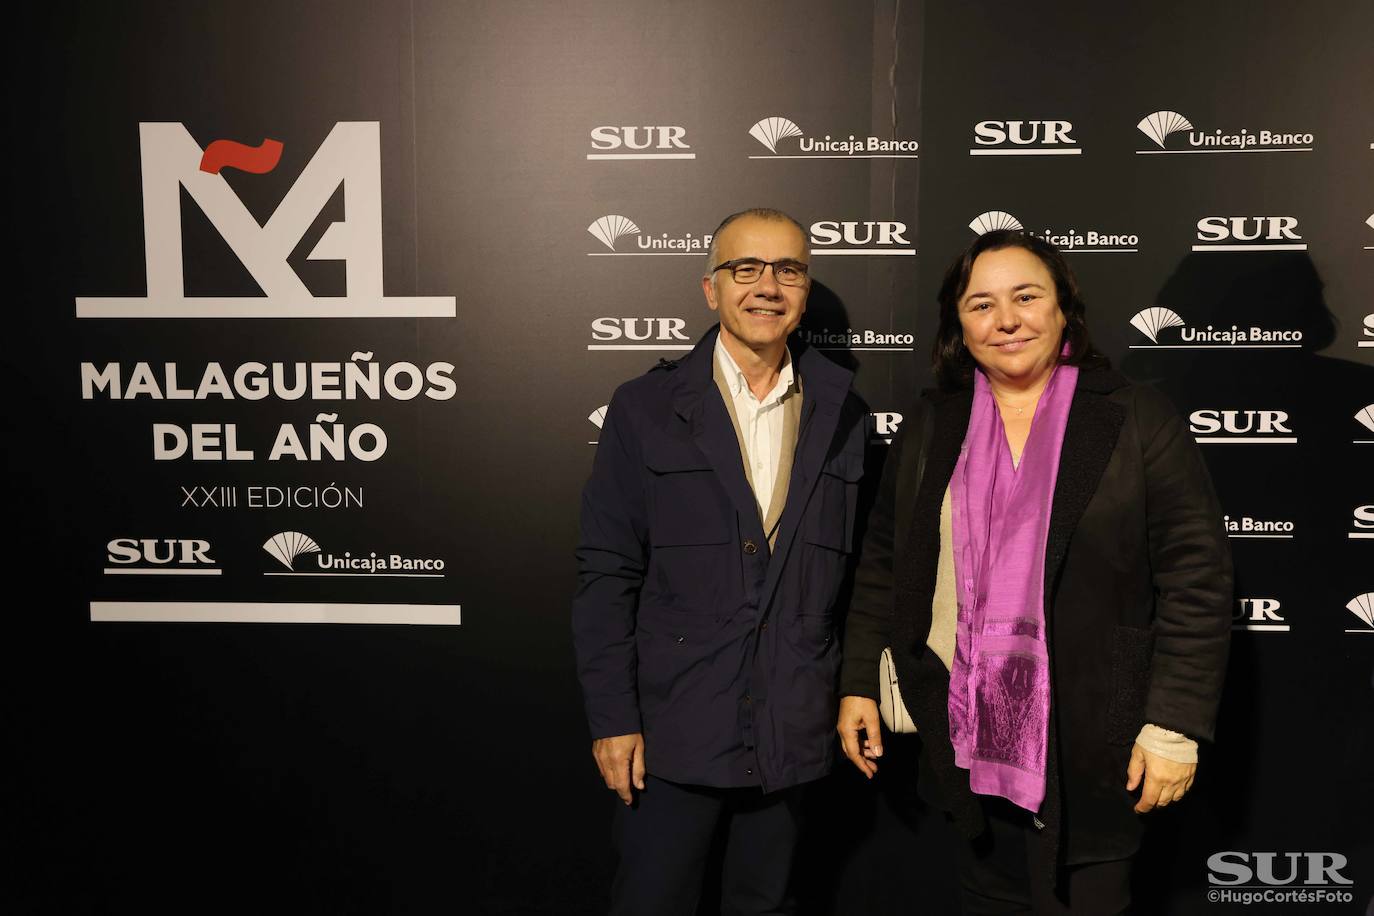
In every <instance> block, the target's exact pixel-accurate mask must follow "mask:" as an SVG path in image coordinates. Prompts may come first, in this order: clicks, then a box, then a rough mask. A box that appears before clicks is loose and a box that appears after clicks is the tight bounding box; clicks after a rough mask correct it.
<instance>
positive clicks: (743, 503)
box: [572, 209, 867, 916]
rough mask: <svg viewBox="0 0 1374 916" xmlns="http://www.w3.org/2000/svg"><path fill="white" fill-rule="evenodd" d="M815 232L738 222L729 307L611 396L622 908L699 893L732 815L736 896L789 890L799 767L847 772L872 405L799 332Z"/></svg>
mask: <svg viewBox="0 0 1374 916" xmlns="http://www.w3.org/2000/svg"><path fill="white" fill-rule="evenodd" d="M809 260H810V253H809V249H808V244H807V237H806V233H805V231H804V230H803V229H802V227H801V226H800V224H798V223H797V222H796V221H795V220H793V219H792V218H791V217H789V216H787V215H786V214H783V213H780V212H778V211H775V210H762V209H760V210H747V211H744V212H743V213H737V214H734V215H732V216H730V217H727V218H726V220H725V221H724V222H723V223H722V224H721V226H720V228H718V229H717V230H716V233H715V234H714V236H713V240H712V244H711V253H710V260H709V261H708V265H707V268H708V272H707V274H706V276H705V277H704V278H703V279H702V289H703V291H704V293H705V296H706V301H707V305H708V306H709V307H710V308H711V309H712V310H713V311H715V312H716V313H717V315H718V317H719V320H720V324H719V325H718V326H717V327H716V328H713V329H712V330H711V331H709V332H707V334H706V335H705V336H704V337H703V338H702V339H701V341H700V342H698V343H697V345H696V347H695V349H693V351H692V352H691V353H690V354H688V355H687V356H685V357H684V358H682V359H681V360H679V361H677V362H675V363H669V362H660V364H659V365H658V366H657V367H655V368H654V369H653V370H651V371H650V372H648V373H647V374H646V375H644V376H641V377H640V378H637V379H634V380H633V381H630V382H628V383H626V384H624V385H622V386H621V387H620V388H619V389H618V390H617V391H616V392H615V396H614V397H613V398H612V399H611V403H610V408H609V410H608V411H607V414H606V419H605V422H604V424H603V425H602V430H601V440H600V444H599V446H598V448H597V454H596V462H595V465H594V467H593V471H592V476H591V479H590V480H589V481H588V482H587V486H586V489H585V491H584V493H583V500H582V523H581V537H580V543H579V546H578V550H577V561H578V589H577V594H576V597H575V598H574V600H573V613H572V623H573V642H574V646H575V648H576V651H577V663H578V676H579V679H580V680H581V684H582V690H583V694H584V697H585V700H586V709H587V718H588V721H589V724H590V726H591V731H592V737H593V739H594V740H593V743H592V752H593V756H594V757H595V759H596V762H597V765H598V767H599V768H600V771H601V775H602V777H603V779H604V780H605V782H606V785H607V787H608V788H611V789H613V790H614V791H615V792H616V793H617V794H618V795H619V797H620V799H621V800H622V801H623V802H624V803H625V804H624V805H623V806H619V807H618V812H617V816H616V825H615V831H616V838H617V841H616V845H617V848H618V851H619V853H620V865H619V869H618V871H617V874H616V878H615V884H614V887H613V890H612V897H613V902H612V912H615V913H653V914H656V916H657V914H667V913H676V912H682V913H692V912H694V911H695V907H696V902H697V898H698V897H699V895H700V892H701V884H702V879H703V875H704V870H705V868H706V860H707V852H708V849H709V848H710V845H711V842H712V839H713V837H714V836H715V835H716V834H717V832H718V831H724V835H725V837H726V839H725V861H724V871H723V873H722V875H721V887H722V896H723V909H724V910H725V911H727V912H741V913H743V912H770V913H771V912H783V911H787V910H788V909H789V908H790V901H789V895H788V892H787V886H788V873H789V869H790V865H791V859H792V851H793V848H794V844H795V839H796V833H797V814H798V804H797V795H798V787H800V786H801V785H802V784H804V783H806V782H808V781H811V780H814V779H818V778H819V777H821V776H823V775H825V773H826V772H828V771H829V769H830V766H831V763H832V762H833V759H834V756H835V743H836V742H835V736H834V734H833V729H834V724H835V717H836V703H837V700H836V685H837V674H838V666H839V661H840V653H839V646H838V645H837V644H836V636H837V633H838V632H839V630H838V628H839V627H840V626H841V625H842V621H839V620H836V619H835V606H836V603H837V601H838V598H839V593H840V589H841V585H842V583H843V582H844V580H845V577H846V573H847V572H848V571H849V568H850V556H851V552H852V551H853V549H854V547H855V544H854V524H855V513H856V505H857V498H858V486H859V479H860V477H861V476H862V473H863V463H864V462H863V459H864V452H863V449H864V428H865V421H866V415H867V408H866V407H865V405H864V403H863V401H862V400H860V398H859V397H858V396H857V395H856V394H854V393H853V392H852V391H851V390H850V382H851V381H852V374H851V373H850V372H848V371H847V370H844V369H842V368H840V367H838V366H836V365H835V364H833V363H831V362H830V361H829V360H828V359H826V358H825V357H824V356H822V355H821V354H819V353H817V352H816V351H814V350H812V349H810V348H809V347H807V346H806V345H805V344H801V343H799V342H796V341H792V342H791V344H790V345H789V335H791V332H792V331H793V330H795V329H796V327H797V324H798V322H799V321H800V320H801V316H802V313H803V312H804V311H805V309H806V296H807V292H808V291H809V288H810V279H809V275H808V264H809Z"/></svg>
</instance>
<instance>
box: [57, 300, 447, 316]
mask: <svg viewBox="0 0 1374 916" xmlns="http://www.w3.org/2000/svg"><path fill="white" fill-rule="evenodd" d="M457 315H458V306H457V300H456V299H454V297H452V296H385V297H383V298H380V299H346V298H338V297H336V298H317V299H305V300H274V299H264V298H262V297H260V296H259V297H253V298H248V297H243V298H225V297H209V296H207V297H204V298H190V299H147V298H142V299H139V298H132V297H124V298H97V297H91V296H78V297H77V299H76V317H77V318H456V317H457Z"/></svg>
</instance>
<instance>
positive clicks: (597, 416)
mask: <svg viewBox="0 0 1374 916" xmlns="http://www.w3.org/2000/svg"><path fill="white" fill-rule="evenodd" d="M610 407H611V405H609V404H602V405H601V406H600V407H598V408H597V409H596V410H593V411H592V412H591V413H589V414H587V422H588V423H591V424H592V425H593V426H595V427H596V428H597V430H598V431H599V430H600V429H601V425H602V424H603V423H605V422H606V411H607V410H609V409H610ZM599 441H600V440H599V439H588V440H587V444H588V445H596V444H597V442H599Z"/></svg>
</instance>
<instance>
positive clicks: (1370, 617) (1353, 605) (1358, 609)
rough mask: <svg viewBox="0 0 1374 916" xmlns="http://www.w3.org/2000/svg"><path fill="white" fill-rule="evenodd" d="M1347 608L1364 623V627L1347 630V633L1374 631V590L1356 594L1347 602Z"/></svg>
mask: <svg viewBox="0 0 1374 916" xmlns="http://www.w3.org/2000/svg"><path fill="white" fill-rule="evenodd" d="M1345 609H1346V610H1347V611H1349V612H1350V613H1352V614H1354V615H1355V616H1356V617H1358V618H1359V619H1360V623H1362V624H1364V626H1362V627H1358V628H1356V629H1352V630H1346V632H1347V633H1374V592H1365V593H1364V594H1363V595H1356V596H1355V597H1354V598H1351V599H1350V600H1349V601H1347V602H1346V603H1345Z"/></svg>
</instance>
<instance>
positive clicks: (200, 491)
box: [3, 0, 1374, 914]
mask: <svg viewBox="0 0 1374 916" xmlns="http://www.w3.org/2000/svg"><path fill="white" fill-rule="evenodd" d="M15 26H16V32H15V35H16V38H17V43H18V45H19V47H18V48H17V50H16V53H15V54H14V56H13V57H12V58H11V59H10V60H9V61H8V62H7V67H8V69H9V86H10V90H9V99H10V106H9V107H10V123H11V131H10V135H11V146H12V148H13V151H14V154H15V163H16V164H15V165H14V166H12V169H11V175H12V182H11V192H12V194H13V196H14V199H15V201H16V203H15V204H14V206H13V211H12V212H14V213H15V214H16V216H17V217H18V219H17V220H16V221H17V222H19V223H20V226H19V231H18V233H17V241H16V242H15V247H14V249H13V254H12V261H11V268H10V275H11V277H12V278H17V279H16V280H14V281H13V282H17V283H18V289H17V292H16V294H15V295H14V296H13V297H12V302H11V310H10V318H9V328H10V336H9V337H8V340H9V342H10V346H8V347H6V348H5V354H4V366H5V373H6V380H7V381H8V382H9V384H10V387H11V390H12V391H13V392H14V396H13V397H12V398H11V400H10V405H9V414H10V416H11V417H12V420H11V422H12V424H13V432H12V435H11V438H10V440H9V445H8V448H7V449H6V465H7V471H8V473H7V475H6V476H7V479H8V480H9V481H10V483H11V489H10V492H9V494H8V495H9V499H8V502H9V506H10V514H11V524H10V526H9V529H10V531H11V535H10V538H9V539H8V545H7V546H8V548H9V556H10V557H11V570H12V574H11V581H12V582H13V583H14V584H15V585H14V587H13V588H12V593H13V594H12V598H11V601H10V603H9V610H8V612H7V616H8V623H9V627H8V632H9V634H10V636H9V639H8V640H7V641H6V646H7V648H8V651H7V652H6V656H7V658H6V664H5V665H4V666H3V668H4V676H5V682H6V683H5V696H6V701H5V706H4V709H5V722H6V734H7V739H8V742H7V743H8V745H9V747H10V755H9V756H10V762H11V765H12V766H13V767H14V768H15V770H16V772H17V775H16V776H15V777H13V778H12V779H11V780H9V781H8V785H9V791H8V792H7V793H6V794H7V796H8V800H7V803H6V816H5V822H6V826H7V828H8V829H7V831H6V832H7V834H8V835H9V840H10V842H11V843H13V844H14V846H15V850H16V852H17V853H18V855H17V856H15V857H12V859H11V860H12V861H13V862H16V863H17V865H18V867H17V868H16V869H15V877H14V879H13V880H12V881H9V882H6V884H7V885H8V886H7V888H6V892H7V895H9V896H12V898H13V903H14V904H16V905H17V907H16V908H17V909H19V910H22V911H27V912H61V913H77V912H132V911H142V910H150V909H166V908H170V907H176V908H178V909H180V910H183V911H192V912H213V911H220V910H224V911H229V910H234V911H245V910H247V911H255V912H288V911H289V912H294V913H382V912H397V913H401V912H406V913H425V912H438V911H455V910H456V911H459V912H510V913H517V912H549V913H576V912H598V911H600V910H602V909H603V908H604V904H605V894H606V887H607V884H608V881H609V876H610V873H611V869H612V867H613V861H612V858H611V852H610V845H609V823H610V814H611V810H612V799H611V798H610V796H609V793H607V792H606V790H605V789H604V788H602V787H601V786H600V784H599V781H598V779H597V777H596V775H595V772H594V767H593V766H592V764H591V760H590V758H589V754H588V753H587V751H588V741H587V735H586V731H585V726H584V725H583V722H582V719H581V703H580V698H579V696H578V693H577V689H576V684H575V680H574V678H573V674H572V659H571V650H570V648H569V644H568V626H567V619H566V618H567V604H568V598H569V596H570V593H571V589H572V585H573V572H574V570H573V564H572V546H573V542H574V538H575V533H576V514H577V506H578V494H579V489H580V486H581V483H582V481H583V480H584V479H585V476H586V474H587V472H588V470H589V468H590V461H591V458H592V454H593V451H594V447H595V441H596V438H597V432H598V423H599V419H600V417H599V414H598V411H599V410H600V409H601V408H602V407H604V405H605V404H606V402H607V400H608V398H609V395H610V392H611V390H612V389H613V388H614V387H615V385H616V384H618V383H619V382H621V381H623V380H625V379H626V378H629V377H631V376H632V375H635V374H638V373H640V372H642V371H644V370H645V369H647V368H648V367H649V366H650V365H652V364H653V362H654V361H655V360H657V359H659V358H674V357H676V356H678V355H681V352H682V351H683V350H684V349H685V348H687V347H689V346H690V344H691V342H692V341H694V340H695V339H696V338H697V337H698V336H699V335H700V334H701V333H702V332H703V331H705V330H706V329H707V328H708V327H709V326H710V320H709V313H708V311H707V310H706V308H705V306H704V303H703V301H702V299H701V294H700V292H699V277H700V275H701V271H702V266H703V264H704V261H705V246H706V245H707V244H708V243H709V233H710V232H711V230H712V228H713V227H714V226H715V224H716V223H717V222H718V221H719V220H720V218H721V217H722V216H723V215H725V214H726V213H729V212H731V211H733V210H737V209H740V208H742V207H745V206H755V205H769V206H777V207H781V208H783V209H785V210H787V211H789V212H792V213H794V214H796V215H797V216H798V217H799V218H800V219H802V221H803V222H805V223H806V224H807V225H808V226H810V227H811V234H812V242H813V246H814V253H815V257H814V259H813V260H814V269H813V274H814V275H815V277H816V285H815V287H814V289H813V293H812V298H811V303H810V309H809V311H808V314H807V316H806V320H805V322H804V324H803V328H802V330H801V334H802V335H803V336H805V337H806V338H807V339H808V340H809V341H811V343H812V344H813V345H815V346H817V347H820V348H822V349H823V350H825V351H826V352H827V353H828V355H829V356H831V358H833V359H835V360H836V361H839V362H842V363H844V364H845V365H848V366H850V367H852V368H854V369H856V371H857V387H858V388H859V390H860V392H861V393H862V394H863V395H864V396H865V397H866V398H867V399H868V401H869V403H870V405H871V407H872V409H873V411H874V420H873V424H872V437H871V443H872V448H871V453H872V454H871V457H872V469H873V471H874V472H875V474H876V472H877V470H878V468H880V466H881V463H882V460H883V457H884V452H885V448H886V440H887V439H888V438H890V436H891V434H892V432H893V431H894V430H895V429H897V428H898V427H899V426H900V422H901V417H900V414H899V411H900V410H901V408H900V406H899V405H900V404H901V403H902V401H903V400H904V398H905V397H906V396H907V395H908V393H909V392H910V391H911V390H912V389H914V388H917V387H920V386H923V385H926V384H929V381H930V379H929V372H928V370H927V357H928V352H929V347H930V341H931V334H932V331H933V328H934V320H935V311H934V307H933V305H934V294H935V290H936V288H937V287H938V282H939V278H940V274H941V272H942V270H943V268H944V266H945V265H946V264H947V263H948V261H949V260H950V258H951V257H952V256H953V255H954V253H956V252H957V251H958V250H959V249H960V248H962V247H963V246H964V245H966V244H967V243H968V242H969V241H970V240H971V239H972V238H973V235H974V233H975V232H979V231H985V230H986V229H988V228H992V227H994V226H1000V225H1008V224H1016V225H1021V226H1023V227H1024V228H1026V229H1027V230H1029V231H1031V232H1034V233H1036V234H1041V235H1045V236H1047V237H1049V238H1050V239H1051V240H1052V241H1054V242H1055V243H1056V244H1059V245H1060V246H1061V247H1062V248H1064V249H1065V250H1067V251H1069V252H1070V255H1069V256H1070V257H1071V259H1072V263H1073V265H1074V267H1075V269H1076V270H1077V271H1078V273H1079V276H1080V278H1081V280H1082V284H1083V288H1084V294H1085V297H1086V299H1087V301H1088V303H1089V306H1090V313H1089V314H1090V323H1091V327H1092V329H1093V332H1094V335H1095V337H1096V339H1097V342H1098V344H1099V346H1100V347H1101V348H1102V349H1103V350H1105V351H1106V352H1107V353H1108V354H1109V355H1110V357H1111V358H1112V359H1113V361H1114V362H1115V363H1116V364H1117V365H1119V366H1120V367H1121V368H1123V369H1124V370H1125V371H1126V372H1127V373H1128V374H1129V375H1131V376H1133V377H1134V378H1136V379H1138V380H1148V381H1152V382H1154V383H1155V384H1157V385H1159V386H1160V387H1162V388H1163V389H1164V390H1165V391H1166V392H1168V393H1169V394H1170V395H1171V396H1172V397H1173V398H1174V400H1175V401H1176V403H1177V404H1178V406H1179V409H1180V410H1181V411H1183V412H1184V413H1186V414H1187V415H1188V416H1189V418H1190V423H1191V426H1192V428H1193V431H1194V433H1195V435H1196V436H1197V437H1198V439H1199V442H1200V443H1202V448H1203V449H1204V454H1205V455H1206V458H1207V461H1208V464H1209V466H1210V467H1211V469H1212V473H1213V475H1214V477H1215V479H1216V482H1217V486H1218V489H1219V491H1220V494H1221V497H1222V502H1223V506H1224V509H1225V512H1226V515H1227V518H1226V520H1225V521H1226V523H1227V524H1228V527H1229V529H1230V530H1231V532H1232V535H1233V541H1232V545H1233V549H1234V553H1235V557H1236V564H1237V598H1238V602H1237V609H1236V612H1237V613H1236V631H1235V636H1234V643H1233V650H1232V664H1231V669H1230V673H1229V677H1228V686H1227V692H1226V697H1225V701H1224V708H1223V715H1222V720H1221V725H1220V728H1219V742H1218V745H1217V746H1216V747H1215V748H1211V749H1207V753H1206V755H1205V757H1204V760H1203V764H1202V769H1201V773H1200V778H1199V783H1198V787H1197V789H1196V790H1195V793H1194V797H1193V798H1192V799H1191V800H1190V801H1189V803H1187V804H1186V805H1183V806H1181V807H1179V808H1177V809H1175V810H1171V811H1168V812H1165V813H1161V814H1159V815H1155V819H1156V820H1157V821H1158V823H1157V824H1156V829H1155V831H1154V837H1153V843H1152V845H1151V847H1150V850H1149V851H1148V852H1147V854H1146V856H1145V857H1144V860H1143V862H1142V866H1141V869H1140V872H1141V882H1140V885H1141V887H1140V895H1141V898H1142V899H1143V900H1145V901H1146V904H1145V905H1146V910H1147V911H1148V912H1160V913H1180V914H1187V913H1199V914H1200V913H1211V912H1218V911H1228V910H1244V909H1246V908H1245V907H1244V906H1242V905H1240V904H1238V903H1228V902H1225V901H1221V902H1214V900H1213V899H1212V898H1210V897H1209V895H1212V894H1214V892H1216V891H1218V890H1219V889H1222V888H1223V887H1225V886H1227V885H1228V883H1242V884H1244V885H1245V886H1246V888H1248V889H1252V890H1256V891H1258V892H1260V893H1263V892H1264V891H1265V890H1266V888H1268V887H1270V886H1271V885H1274V884H1282V883H1286V882H1296V883H1299V884H1302V883H1311V882H1310V881H1308V879H1309V878H1311V879H1312V880H1313V881H1318V882H1323V883H1324V886H1323V887H1321V888H1316V889H1315V890H1322V891H1326V892H1332V893H1336V894H1338V895H1339V896H1342V897H1344V896H1347V895H1348V897H1349V900H1348V901H1338V902H1335V903H1324V904H1320V905H1318V904H1315V903H1314V904H1312V906H1314V907H1316V908H1317V909H1319V910H1320V911H1323V912H1325V911H1332V912H1338V911H1339V912H1363V911H1364V909H1365V907H1366V906H1368V905H1369V902H1370V900H1371V897H1374V841H1371V837H1372V836H1374V830H1371V829H1370V826H1369V825H1370V823H1371V816H1372V815H1374V809H1371V804H1370V802H1369V798H1370V794H1371V791H1374V785H1371V778H1370V775H1369V772H1370V771H1369V766H1368V761H1369V759H1370V757H1371V754H1374V746H1372V744H1374V741H1372V739H1371V728H1370V724H1371V718H1370V709H1371V699H1374V697H1372V696H1371V688H1372V687H1374V680H1372V679H1374V616H1371V615H1374V554H1372V553H1371V551H1374V483H1372V481H1374V477H1371V473H1370V469H1371V467H1374V462H1372V460H1371V459H1374V106H1371V96H1370V87H1371V86H1374V66H1371V60H1370V55H1369V53H1368V44H1369V36H1370V35H1371V34H1374V10H1372V9H1371V7H1370V6H1369V5H1368V4H1367V3H1360V2H1354V0H1350V2H1315V3H1308V4H1306V5H1301V6H1299V5H1294V4H1284V3H1269V2H1265V3H1252V4H1246V5H1244V6H1232V5H1229V4H1211V5H1197V4H1185V3H1178V2H1173V0H1159V2H1155V3H1152V4H1148V5H1134V6H1131V7H1129V8H1120V7H1119V6H1118V5H1111V4H1087V3H1078V2H1075V3H1066V4H1055V5H1054V6H1053V7H1052V8H1050V9H1044V8H1040V7H1034V8H1032V7H1028V6H1026V5H1024V4H1003V3H959V4H954V3H941V2H927V3H921V2H902V0H876V2H874V3H872V4H866V5H865V4H848V3H822V2H815V0H808V2H803V3H780V2H757V3H751V4H744V5H741V4H728V3H722V2H709V3H705V2H703V3H698V4H684V3H667V2H647V3H634V4H630V3H609V2H601V0H586V2H576V3H539V2H503V3H494V2H486V3H480V2H467V3H437V2H414V3H409V4H406V3H399V2H396V3H388V2H376V3H364V2H357V0H340V2H329V3H287V4H282V3H262V2H239V3H232V4H231V3H204V4H178V3H140V4H135V5H123V4H120V5H108V4H72V3H67V4H52V5H49V6H48V7H46V8H45V9H44V10H42V11H41V12H31V13H30V14H29V18H28V19H26V20H22V21H19V22H16V24H15ZM269 141H271V142H269ZM1104 600H1110V596H1104ZM894 745H895V746H894V747H893V751H892V759H891V760H890V761H889V762H888V764H887V766H886V767H885V769H884V772H883V774H882V776H881V777H880V778H879V780H878V781H877V782H876V784H874V785H869V784H865V783H864V782H863V780H862V779H860V778H859V777H858V776H857V775H856V774H853V773H851V772H848V771H847V770H846V771H841V772H837V773H836V774H835V775H834V776H833V777H832V778H831V779H829V780H827V781H825V782H824V783H822V784H821V785H820V786H818V788H817V791H816V793H815V794H814V797H813V798H812V805H813V809H814V812H813V813H814V815H815V816H814V818H813V822H812V823H813V824H814V825H815V828H816V829H815V830H814V831H813V832H812V834H811V835H810V836H809V837H808V839H807V841H806V843H805V845H804V849H803V852H802V857H803V860H802V864H803V867H802V869H801V870H800V873H801V876H802V890H803V894H804V901H805V908H806V911H807V912H815V913H831V912H833V913H851V912H853V913H857V912H864V913H869V914H872V913H888V912H891V913H898V912H901V913H906V912H930V913H944V912H953V911H954V910H955V908H956V904H955V903H954V898H953V889H952V888H951V887H950V886H949V881H950V864H951V861H950V857H949V853H948V843H949V837H948V835H947V833H946V829H945V826H944V824H943V821H942V819H941V818H940V817H939V816H938V815H933V814H932V813H931V812H929V811H927V810H925V809H923V808H922V807H921V805H920V803H919V802H918V801H917V800H916V799H915V798H914V797H913V795H912V794H911V791H910V789H909V781H908V780H906V779H904V778H902V776H903V774H905V773H906V772H908V771H909V768H910V766H911V759H910V758H911V754H910V749H909V748H906V747H905V746H903V745H902V744H901V742H894ZM1290 854H1292V855H1296V854H1301V855H1296V858H1293V857H1292V855H1290ZM1219 856H1220V858H1218V857H1219ZM1313 857H1316V858H1313ZM1292 862H1296V863H1297V869H1298V870H1297V871H1296V872H1294V871H1293V870H1292V867H1291V863H1292ZM1309 862H1317V863H1320V864H1325V865H1329V866H1332V868H1334V869H1335V871H1334V872H1327V873H1325V877H1323V876H1322V873H1316V874H1314V875H1309V873H1308V865H1309ZM1271 863H1272V864H1273V868H1272V869H1270V868H1269V867H1268V866H1269V865H1270V864H1271ZM1238 868H1243V869H1246V870H1249V871H1252V872H1253V874H1251V876H1250V877H1248V878H1244V875H1245V872H1243V871H1238V870H1237V869H1238ZM1241 878H1244V880H1241ZM1347 882H1348V883H1347ZM1266 909H1268V910H1270V911H1285V908H1284V907H1283V906H1278V905H1271V906H1267V907H1266V906H1265V905H1261V906H1260V910H1261V911H1264V910H1266Z"/></svg>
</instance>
